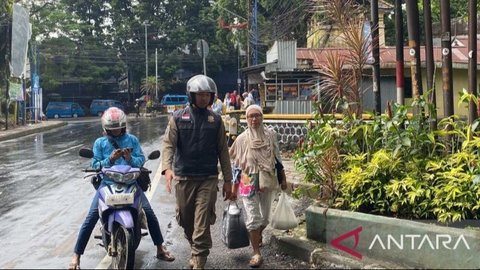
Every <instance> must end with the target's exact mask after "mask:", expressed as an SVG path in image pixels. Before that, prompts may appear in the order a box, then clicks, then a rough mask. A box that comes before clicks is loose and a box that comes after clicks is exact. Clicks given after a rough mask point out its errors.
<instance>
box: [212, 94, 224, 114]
mask: <svg viewBox="0 0 480 270" xmlns="http://www.w3.org/2000/svg"><path fill="white" fill-rule="evenodd" d="M212 111H214V112H216V113H218V114H220V115H221V114H222V111H223V102H222V101H221V100H220V99H219V98H218V94H215V101H213V104H212Z"/></svg>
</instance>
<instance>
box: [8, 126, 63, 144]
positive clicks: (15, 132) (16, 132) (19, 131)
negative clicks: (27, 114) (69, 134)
mask: <svg viewBox="0 0 480 270" xmlns="http://www.w3.org/2000/svg"><path fill="white" fill-rule="evenodd" d="M65 125H67V122H65V121H57V122H55V123H49V124H46V125H45V124H43V123H40V124H33V125H31V126H26V127H19V128H16V129H11V130H4V131H0V142H1V141H7V140H11V139H15V138H18V137H22V136H26V135H31V134H35V133H38V132H43V131H47V130H51V129H54V128H58V127H62V126H65Z"/></svg>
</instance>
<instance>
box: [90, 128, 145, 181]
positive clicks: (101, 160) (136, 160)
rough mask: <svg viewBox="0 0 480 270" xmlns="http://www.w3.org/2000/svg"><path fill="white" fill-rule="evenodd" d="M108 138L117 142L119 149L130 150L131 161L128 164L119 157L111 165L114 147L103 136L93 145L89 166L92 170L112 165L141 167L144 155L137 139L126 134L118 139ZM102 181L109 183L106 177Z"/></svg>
mask: <svg viewBox="0 0 480 270" xmlns="http://www.w3.org/2000/svg"><path fill="white" fill-rule="evenodd" d="M110 138H111V139H113V140H115V141H116V142H117V144H118V147H119V148H120V149H124V148H132V149H133V151H132V159H131V160H130V162H128V161H126V160H125V159H124V158H123V157H121V158H119V159H117V160H116V161H115V163H114V164H111V163H110V154H111V153H112V152H113V151H115V147H114V146H113V145H112V143H111V142H110V141H109V139H108V137H107V136H103V137H100V138H98V139H97V140H96V141H95V143H94V144H93V158H92V161H91V164H90V165H91V166H92V168H95V169H98V168H100V167H101V168H104V167H111V166H113V165H130V166H132V167H134V168H140V167H142V166H143V164H144V163H145V155H144V154H143V151H142V148H141V147H140V142H139V141H138V138H137V137H135V136H134V135H132V134H128V133H126V134H124V135H122V136H120V137H118V138H112V137H110ZM103 180H104V182H106V184H110V183H111V180H110V179H108V178H107V177H104V178H103Z"/></svg>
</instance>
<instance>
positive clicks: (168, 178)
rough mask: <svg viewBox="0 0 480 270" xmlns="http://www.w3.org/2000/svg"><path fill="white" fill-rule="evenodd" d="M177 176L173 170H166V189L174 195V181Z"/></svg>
mask: <svg viewBox="0 0 480 270" xmlns="http://www.w3.org/2000/svg"><path fill="white" fill-rule="evenodd" d="M174 176H175V174H174V173H173V171H172V170H170V169H166V170H165V183H166V188H167V192H168V193H172V180H173V177H174Z"/></svg>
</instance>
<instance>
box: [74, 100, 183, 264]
mask: <svg viewBox="0 0 480 270" xmlns="http://www.w3.org/2000/svg"><path fill="white" fill-rule="evenodd" d="M102 128H103V131H104V136H102V137H100V138H98V139H97V140H96V141H95V143H94V145H93V154H94V157H93V159H92V162H91V166H92V168H95V169H98V168H102V167H111V166H112V165H130V166H132V167H135V168H140V167H142V166H143V163H145V156H144V155H143V152H142V149H141V147H140V142H139V141H138V138H137V137H135V136H134V135H132V134H129V133H127V116H126V115H125V113H124V112H123V111H122V110H120V109H119V108H117V107H110V108H108V109H107V110H106V111H105V112H104V113H103V115H102ZM110 181H111V180H110V179H108V178H107V177H104V178H103V179H102V181H101V184H100V187H101V186H104V185H106V184H109V183H111V182H110ZM141 196H142V197H141V198H142V205H143V210H144V211H145V215H146V217H147V225H148V229H149V231H150V235H151V237H152V240H153V243H154V244H155V245H156V246H157V258H159V259H162V260H166V261H173V260H175V257H173V256H172V255H171V254H170V253H169V252H168V251H167V250H166V248H165V247H164V246H163V237H162V233H161V231H160V226H159V224H158V220H157V217H156V216H155V213H154V212H153V209H152V207H151V206H150V203H149V202H148V199H147V197H146V196H145V194H144V193H143V192H142V195H141ZM98 219H99V214H98V193H95V197H94V198H93V201H92V204H91V206H90V210H89V213H88V215H87V217H86V218H85V221H84V222H83V224H82V227H81V228H80V232H79V234H78V238H77V243H76V244H75V249H74V255H73V258H72V261H71V263H70V265H69V269H79V268H80V256H81V255H82V254H83V252H84V251H85V247H86V246H87V242H88V239H89V238H90V235H91V234H92V231H93V229H94V228H95V224H96V223H97V221H98Z"/></svg>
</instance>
